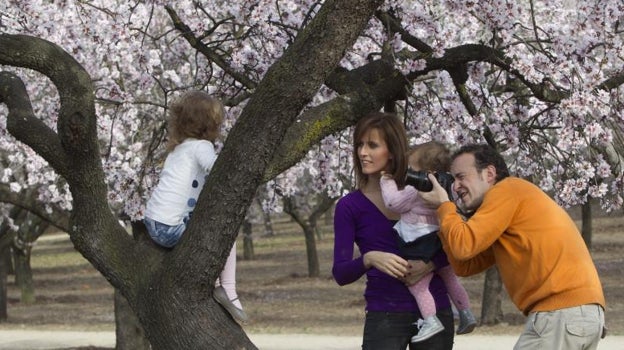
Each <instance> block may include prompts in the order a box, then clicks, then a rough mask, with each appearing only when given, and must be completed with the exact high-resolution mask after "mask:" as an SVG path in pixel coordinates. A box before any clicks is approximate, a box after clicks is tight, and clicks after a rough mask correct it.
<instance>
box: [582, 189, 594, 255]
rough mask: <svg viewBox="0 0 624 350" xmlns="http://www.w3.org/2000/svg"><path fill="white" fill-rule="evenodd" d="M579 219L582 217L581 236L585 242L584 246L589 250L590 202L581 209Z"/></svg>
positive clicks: (590, 241)
mask: <svg viewBox="0 0 624 350" xmlns="http://www.w3.org/2000/svg"><path fill="white" fill-rule="evenodd" d="M581 213H582V214H581V217H582V222H583V223H582V229H581V235H582V236H583V241H585V245H586V246H587V249H589V250H591V247H592V234H593V232H592V231H593V230H592V206H591V200H588V201H587V202H585V203H584V204H583V206H582V207H581Z"/></svg>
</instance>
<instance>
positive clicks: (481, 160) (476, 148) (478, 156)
mask: <svg viewBox="0 0 624 350" xmlns="http://www.w3.org/2000/svg"><path fill="white" fill-rule="evenodd" d="M466 153H470V154H472V155H474V158H475V167H476V168H477V170H478V171H481V170H483V169H485V168H486V167H487V166H489V165H493V166H494V168H495V169H496V182H498V181H500V180H502V179H504V178H506V177H508V176H509V169H507V164H506V163H505V160H504V159H503V157H502V156H501V155H500V153H498V152H497V151H496V150H495V149H494V148H493V147H491V146H490V145H487V144H470V145H465V146H462V147H461V148H460V149H458V150H457V151H456V152H455V153H453V156H452V157H451V159H452V160H455V158H457V157H459V156H461V155H462V154H466Z"/></svg>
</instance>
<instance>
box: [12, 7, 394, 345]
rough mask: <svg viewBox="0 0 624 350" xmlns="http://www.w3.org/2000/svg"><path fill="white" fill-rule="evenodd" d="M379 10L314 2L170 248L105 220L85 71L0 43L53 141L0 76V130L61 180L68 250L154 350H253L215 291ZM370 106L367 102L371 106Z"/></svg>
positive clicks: (16, 41)
mask: <svg viewBox="0 0 624 350" xmlns="http://www.w3.org/2000/svg"><path fill="white" fill-rule="evenodd" d="M381 3H382V1H380V0H328V1H325V2H324V3H323V5H322V6H321V8H320V9H319V11H318V12H317V14H316V15H315V17H314V18H313V19H312V20H311V21H310V22H309V24H308V25H307V26H306V27H305V28H303V30H301V31H300V32H299V34H298V35H297V37H296V38H295V40H294V42H293V44H292V45H291V46H290V47H288V48H287V49H286V51H285V52H284V54H283V56H282V57H281V58H280V59H279V60H278V61H277V62H276V63H275V64H273V66H272V67H271V68H269V70H268V71H267V73H266V74H265V76H264V78H263V80H262V81H261V82H260V83H259V84H258V86H257V87H256V89H255V92H254V95H253V96H252V97H251V99H250V100H249V101H248V103H247V105H246V107H245V109H244V110H243V111H242V113H241V115H240V117H239V118H238V121H237V123H236V125H234V127H233V128H232V130H231V131H230V133H229V135H228V138H227V140H226V142H225V145H224V147H223V150H222V151H221V153H220V156H219V158H218V159H217V161H216V163H215V165H214V167H213V169H212V171H211V174H210V176H209V177H208V179H207V182H206V184H205V186H204V188H203V190H202V193H201V194H200V197H199V200H198V204H197V207H196V209H195V211H194V215H193V220H191V222H190V224H189V226H188V228H187V231H186V232H185V234H184V236H183V237H182V239H181V241H180V243H179V244H178V245H177V246H176V247H174V248H173V249H172V250H164V249H159V248H157V247H155V246H154V245H153V244H150V243H149V241H145V240H143V241H142V240H139V241H135V240H133V239H132V238H131V237H130V235H128V233H127V232H126V230H125V229H124V227H122V226H121V225H120V224H119V222H118V220H117V218H116V217H115V216H114V215H113V213H111V211H110V208H109V206H108V202H107V193H108V188H107V186H106V181H105V177H104V172H103V170H102V165H101V158H100V153H99V147H98V139H97V128H96V119H97V118H96V113H95V103H94V88H93V83H92V80H91V78H90V77H89V75H88V74H87V73H86V71H85V70H84V69H83V68H82V67H81V66H80V65H79V64H78V63H77V62H76V61H75V60H74V59H73V58H72V57H71V56H70V55H69V54H67V53H66V52H65V51H63V50H62V49H61V48H60V47H58V46H57V45H54V44H52V43H50V42H47V41H45V40H41V39H36V38H33V37H29V36H25V35H10V34H0V64H1V65H9V66H16V67H24V68H29V69H33V70H36V71H38V72H40V73H42V74H43V75H45V76H47V77H48V78H49V79H50V80H51V81H52V83H53V84H54V85H55V87H56V88H57V91H58V93H59V98H60V109H59V113H58V123H57V127H56V130H57V131H55V130H53V129H51V128H50V127H48V126H47V125H45V124H44V123H43V122H41V120H40V119H38V118H37V117H36V116H35V115H34V112H33V109H32V106H31V104H30V100H29V97H28V93H27V90H26V88H25V86H24V84H23V82H22V81H21V79H19V77H17V76H16V75H15V74H13V73H8V72H0V102H1V103H4V104H6V106H7V107H8V110H9V113H8V116H7V130H8V131H9V132H10V133H11V135H13V136H14V137H16V139H18V140H20V141H22V142H24V143H25V144H27V145H28V146H30V147H31V148H32V149H33V150H34V151H35V152H37V153H38V154H39V155H41V156H42V157H43V158H44V159H46V161H48V163H49V164H50V165H51V166H52V167H53V168H54V170H55V171H56V172H57V174H59V175H60V176H62V177H63V178H64V179H65V180H66V181H67V184H68V185H69V188H70V190H71V194H72V198H73V210H72V213H71V217H70V223H69V231H68V233H69V235H70V238H71V240H72V243H73V244H74V247H75V248H76V249H77V250H78V251H79V252H80V253H81V254H82V255H83V256H85V257H86V258H87V259H88V260H89V262H90V263H91V264H92V265H93V266H94V267H95V268H96V269H98V270H99V271H100V272H101V273H102V274H103V275H104V276H105V277H106V278H107V279H108V280H109V281H110V282H111V284H113V286H114V287H115V288H116V289H117V290H119V292H121V293H122V294H123V296H124V297H125V298H126V300H127V301H128V303H129V304H130V306H131V307H132V309H133V310H134V311H135V313H136V315H137V316H138V317H139V319H140V321H141V324H142V326H143V328H144V330H145V332H146V334H147V336H148V338H149V340H150V343H151V344H152V346H153V348H154V349H159V350H160V349H176V350H177V349H207V350H210V349H254V348H255V347H254V346H253V344H252V343H251V341H250V340H249V338H248V337H247V336H246V335H245V333H244V332H243V330H242V328H241V327H240V326H239V325H238V324H237V323H235V322H234V321H233V320H232V319H231V318H230V316H229V315H227V314H226V312H225V311H224V310H223V309H222V308H221V307H220V306H219V305H218V304H217V303H216V302H215V301H214V300H213V298H212V290H213V289H214V282H215V280H216V278H217V276H218V274H219V273H220V272H221V270H222V269H223V265H224V263H225V260H226V258H227V255H228V253H229V252H230V248H231V247H232V245H233V243H234V241H235V239H236V235H237V233H238V229H239V227H240V224H241V223H242V220H243V218H244V214H245V212H246V210H247V208H248V206H249V204H250V202H251V200H252V199H253V196H254V194H255V192H256V189H257V187H258V185H259V184H260V183H262V181H264V177H265V174H267V172H269V169H268V167H267V166H268V164H269V161H270V160H271V159H272V158H273V156H274V154H275V152H276V150H277V149H278V148H279V146H280V143H281V142H282V140H283V139H284V135H285V134H286V131H287V130H288V128H289V127H290V126H291V125H293V123H294V121H295V120H296V118H297V117H298V116H299V114H300V112H301V110H302V109H303V108H304V107H305V106H306V105H308V103H309V102H310V101H311V100H312V98H313V96H314V95H315V94H316V93H317V91H318V89H319V87H320V86H321V85H322V84H323V83H324V82H325V80H326V79H327V77H328V76H329V74H330V73H331V72H332V70H333V69H334V68H335V67H336V66H337V65H338V63H339V62H340V60H341V59H342V57H343V55H344V52H345V51H346V50H347V48H349V47H351V46H352V45H353V43H354V42H355V40H356V39H357V38H358V36H359V34H360V33H361V32H362V30H363V29H364V28H365V26H366V25H367V23H368V21H369V19H370V17H371V16H372V15H373V13H374V10H375V9H376V8H377V7H378V6H379V5H380V4H381ZM375 103H376V102H374V101H373V102H370V103H369V105H370V106H371V108H372V106H374V105H375ZM258 126H261V129H260V130H262V132H258V131H259V128H258ZM272 170H276V169H272ZM208 223H210V224H208ZM206 228H207V229H206Z"/></svg>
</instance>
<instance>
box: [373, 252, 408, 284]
mask: <svg viewBox="0 0 624 350" xmlns="http://www.w3.org/2000/svg"><path fill="white" fill-rule="evenodd" d="M363 258H364V266H366V268H367V269H368V268H371V267H375V268H376V269H377V270H379V271H381V272H384V273H386V274H388V275H390V276H392V277H395V278H399V279H402V278H404V277H405V276H406V275H407V271H408V265H409V264H408V263H407V261H406V260H405V259H403V258H401V257H400V256H398V255H396V254H392V253H386V252H380V251H371V252H368V253H366V254H364V257H363Z"/></svg>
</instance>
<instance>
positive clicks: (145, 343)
mask: <svg viewBox="0 0 624 350" xmlns="http://www.w3.org/2000/svg"><path fill="white" fill-rule="evenodd" d="M114 303H115V337H116V339H115V350H150V349H151V347H150V343H149V340H147V337H146V336H145V332H144V331H143V327H142V326H141V323H140V322H139V319H138V318H137V317H136V315H135V314H134V311H132V308H131V307H130V305H129V304H128V301H126V298H124V297H123V295H121V293H119V291H117V290H116V289H115V297H114Z"/></svg>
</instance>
